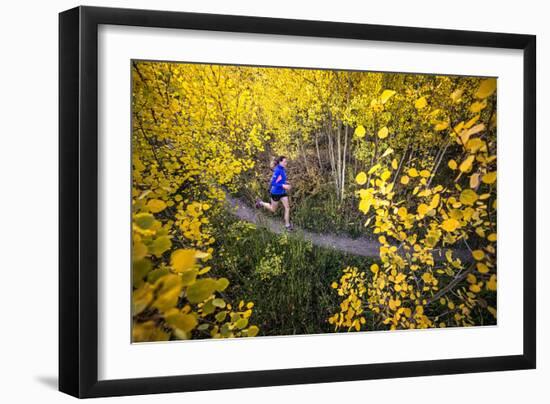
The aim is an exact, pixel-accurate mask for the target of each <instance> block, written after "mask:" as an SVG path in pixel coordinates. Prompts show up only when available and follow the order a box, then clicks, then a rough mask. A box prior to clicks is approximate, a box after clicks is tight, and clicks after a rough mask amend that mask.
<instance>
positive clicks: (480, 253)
mask: <svg viewBox="0 0 550 404" xmlns="http://www.w3.org/2000/svg"><path fill="white" fill-rule="evenodd" d="M472 256H473V257H474V258H475V260H476V261H481V260H482V259H483V257H485V253H484V252H483V251H482V250H474V251H472Z"/></svg>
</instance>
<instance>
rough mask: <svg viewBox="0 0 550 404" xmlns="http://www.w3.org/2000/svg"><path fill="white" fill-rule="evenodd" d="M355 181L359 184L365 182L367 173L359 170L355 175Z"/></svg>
mask: <svg viewBox="0 0 550 404" xmlns="http://www.w3.org/2000/svg"><path fill="white" fill-rule="evenodd" d="M355 181H356V182H357V183H358V184H359V185H364V184H365V183H366V182H367V174H365V172H364V171H361V172H360V173H359V174H357V176H356V177H355Z"/></svg>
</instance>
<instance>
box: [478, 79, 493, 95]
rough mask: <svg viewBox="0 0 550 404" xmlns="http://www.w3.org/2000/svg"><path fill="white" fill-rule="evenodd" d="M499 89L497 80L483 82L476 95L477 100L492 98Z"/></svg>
mask: <svg viewBox="0 0 550 404" xmlns="http://www.w3.org/2000/svg"><path fill="white" fill-rule="evenodd" d="M496 89H497V79H495V78H490V79H485V80H481V83H480V84H479V87H478V89H477V91H476V93H475V94H474V96H475V97H476V98H487V97H490V96H491V95H492V94H493V93H494V92H495V90H496Z"/></svg>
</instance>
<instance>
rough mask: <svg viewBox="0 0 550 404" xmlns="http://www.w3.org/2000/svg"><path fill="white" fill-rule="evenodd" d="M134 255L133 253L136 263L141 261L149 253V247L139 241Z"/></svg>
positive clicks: (134, 249) (135, 244)
mask: <svg viewBox="0 0 550 404" xmlns="http://www.w3.org/2000/svg"><path fill="white" fill-rule="evenodd" d="M132 253H133V258H134V261H139V260H141V259H142V258H144V257H145V256H146V255H147V253H148V250H147V246H146V245H145V244H143V243H142V242H141V241H138V242H137V243H134V248H133V251H132Z"/></svg>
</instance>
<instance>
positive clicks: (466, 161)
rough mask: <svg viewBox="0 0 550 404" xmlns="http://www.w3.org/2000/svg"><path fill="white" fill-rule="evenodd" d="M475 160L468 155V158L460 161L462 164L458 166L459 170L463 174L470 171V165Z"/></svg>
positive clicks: (472, 156)
mask: <svg viewBox="0 0 550 404" xmlns="http://www.w3.org/2000/svg"><path fill="white" fill-rule="evenodd" d="M475 158H476V157H475V156H474V155H473V154H470V155H469V156H468V157H466V158H465V159H464V161H462V163H460V166H459V167H458V168H459V170H460V171H462V172H463V173H466V172H468V171H470V170H471V169H472V164H473V162H474V160H475Z"/></svg>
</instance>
